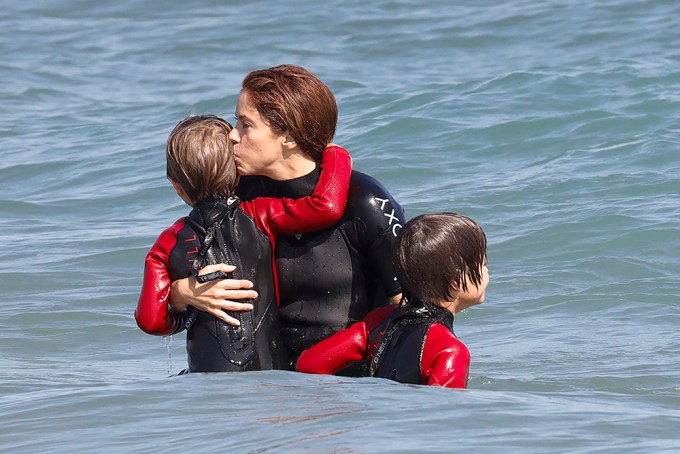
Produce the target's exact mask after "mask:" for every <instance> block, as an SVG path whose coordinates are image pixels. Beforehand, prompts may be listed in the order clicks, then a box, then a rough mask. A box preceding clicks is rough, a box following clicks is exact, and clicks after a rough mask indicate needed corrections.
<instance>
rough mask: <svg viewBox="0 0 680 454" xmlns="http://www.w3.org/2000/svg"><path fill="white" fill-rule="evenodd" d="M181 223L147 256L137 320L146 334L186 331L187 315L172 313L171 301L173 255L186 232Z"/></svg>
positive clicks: (166, 231)
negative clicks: (169, 303) (170, 273)
mask: <svg viewBox="0 0 680 454" xmlns="http://www.w3.org/2000/svg"><path fill="white" fill-rule="evenodd" d="M183 225H184V220H180V221H178V222H176V223H175V225H173V226H172V227H170V228H169V229H167V230H165V231H164V232H163V233H162V234H161V235H160V236H159V237H158V240H156V243H154V245H153V247H152V248H151V250H150V251H149V253H148V254H147V256H146V262H145V265H144V282H143V283H142V291H141V293H140V295H139V301H138V303H137V310H136V311H135V320H137V325H138V326H139V327H140V328H141V329H142V331H144V332H146V333H149V334H155V335H158V336H167V335H170V334H174V333H177V332H179V331H181V330H182V328H183V325H182V324H183V321H184V318H183V315H182V314H180V313H174V312H168V299H169V297H170V275H169V273H168V269H169V263H170V261H169V255H170V251H171V250H172V248H173V246H174V245H175V243H176V242H177V232H178V231H179V230H181V229H182V226H183Z"/></svg>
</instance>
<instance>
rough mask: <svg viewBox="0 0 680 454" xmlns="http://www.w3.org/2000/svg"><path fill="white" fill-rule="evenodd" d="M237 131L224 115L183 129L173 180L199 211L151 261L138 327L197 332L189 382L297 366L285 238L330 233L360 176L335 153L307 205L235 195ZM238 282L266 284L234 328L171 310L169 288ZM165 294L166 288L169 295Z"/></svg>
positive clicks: (175, 136) (175, 145)
mask: <svg viewBox="0 0 680 454" xmlns="http://www.w3.org/2000/svg"><path fill="white" fill-rule="evenodd" d="M230 131H231V125H229V123H227V122H226V121H224V120H223V119H221V118H219V117H216V116H214V115H198V116H189V117H187V118H185V119H184V120H182V121H181V122H179V123H178V124H177V126H176V127H175V128H174V130H173V131H172V133H171V134H170V137H169V138H168V143H167V147H166V159H167V176H168V179H169V180H170V182H171V183H172V185H173V186H174V187H175V190H176V191H177V194H178V195H179V196H180V197H181V198H182V200H184V201H185V202H186V203H187V204H189V205H190V206H192V207H193V210H192V211H191V213H190V214H189V215H188V216H187V217H183V218H181V219H179V220H178V221H177V222H175V224H174V225H173V226H172V227H170V228H168V229H167V230H165V231H164V232H163V233H162V234H161V235H160V237H159V238H158V240H157V241H156V243H155V244H154V246H153V247H152V248H151V250H150V251H149V253H148V255H147V257H146V265H145V269H144V283H143V286H142V291H141V294H140V297H139V302H138V305H137V310H136V311H135V319H136V320H137V324H138V325H139V327H140V328H141V329H142V330H143V331H145V332H147V333H149V334H156V335H164V336H165V335H170V334H174V333H177V332H179V331H182V330H183V329H187V356H188V361H189V368H188V369H187V372H224V371H243V370H262V369H279V368H285V367H288V366H289V364H290V363H289V361H288V359H287V358H286V355H285V353H284V348H283V344H282V342H281V339H280V333H279V325H278V288H277V285H276V272H275V269H274V261H273V257H274V255H273V248H274V246H275V239H276V236H277V235H279V234H286V235H292V234H294V233H306V232H309V231H314V230H319V229H323V228H327V227H329V226H331V225H333V224H334V223H336V222H337V221H338V220H339V219H340V217H341V216H342V212H343V210H344V208H345V203H346V199H347V192H348V187H349V179H350V175H351V167H352V166H351V158H350V156H349V154H348V153H347V151H346V150H344V149H343V148H341V147H338V146H329V147H328V148H326V150H325V151H324V153H323V157H322V162H321V167H322V170H321V174H320V177H319V181H318V183H317V185H316V187H315V189H314V192H313V194H312V195H311V196H308V197H303V198H300V199H296V200H292V199H274V198H264V197H262V198H256V199H253V200H252V201H248V202H240V200H239V199H238V197H236V196H235V195H234V188H235V186H236V184H237V182H238V174H237V170H236V164H235V161H234V156H233V147H232V143H231V142H230V140H229V137H228V135H229V132H230ZM216 263H229V264H232V265H236V270H235V271H234V272H233V273H230V274H233V276H231V275H227V274H226V273H222V272H218V273H211V275H204V276H197V274H198V270H199V269H201V268H203V267H204V266H206V265H210V264H216ZM192 275H193V276H197V279H198V281H199V282H206V281H207V280H211V279H218V278H225V277H232V278H234V279H248V280H250V281H252V282H255V283H256V285H257V286H256V288H257V293H258V297H257V298H256V299H255V300H254V301H253V306H254V309H253V310H252V311H246V312H229V315H231V316H232V317H234V318H236V319H237V320H238V321H239V322H240V326H231V325H228V324H227V323H225V322H223V321H222V320H220V319H218V318H217V317H215V316H214V315H212V314H209V313H207V312H201V311H197V310H195V309H193V308H192V309H190V310H188V311H184V312H173V311H172V310H168V304H167V303H168V298H169V282H171V281H174V280H176V279H181V278H185V277H188V276H192ZM161 287H162V288H161Z"/></svg>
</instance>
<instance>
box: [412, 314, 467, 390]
mask: <svg viewBox="0 0 680 454" xmlns="http://www.w3.org/2000/svg"><path fill="white" fill-rule="evenodd" d="M420 370H421V379H422V383H423V384H428V385H430V386H441V387H444V388H466V387H467V380H468V371H469V370H470V351H469V350H468V348H467V347H466V346H465V344H463V343H462V342H461V341H459V340H458V339H457V338H456V336H454V335H453V333H452V332H451V331H449V330H448V329H446V327H444V326H442V325H440V324H438V323H434V324H433V325H432V326H431V327H430V330H429V331H428V333H427V338H426V339H425V347H424V348H423V359H422V362H421V369H420Z"/></svg>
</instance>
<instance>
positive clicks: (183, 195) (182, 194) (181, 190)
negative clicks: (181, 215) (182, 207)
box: [168, 178, 191, 205]
mask: <svg viewBox="0 0 680 454" xmlns="http://www.w3.org/2000/svg"><path fill="white" fill-rule="evenodd" d="M168 180H169V181H170V183H171V184H172V187H173V188H175V191H176V192H177V195H178V196H179V198H180V199H182V200H184V202H185V203H186V204H187V205H191V203H190V202H191V199H190V198H189V196H188V195H187V193H186V191H185V190H184V188H182V186H181V185H180V184H179V183H177V182H176V181H174V180H173V179H172V178H168Z"/></svg>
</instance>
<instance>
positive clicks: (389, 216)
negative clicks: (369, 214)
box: [375, 197, 401, 237]
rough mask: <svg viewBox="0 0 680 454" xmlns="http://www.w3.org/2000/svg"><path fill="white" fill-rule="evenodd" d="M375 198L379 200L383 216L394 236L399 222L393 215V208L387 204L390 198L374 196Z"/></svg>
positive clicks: (399, 227) (398, 227)
mask: <svg viewBox="0 0 680 454" xmlns="http://www.w3.org/2000/svg"><path fill="white" fill-rule="evenodd" d="M375 200H378V201H379V202H380V209H381V210H382V212H383V216H385V217H386V218H387V219H388V225H390V226H392V235H394V236H395V237H396V236H397V232H398V231H399V229H401V224H400V223H399V218H398V217H396V216H395V215H394V208H392V206H391V205H389V202H390V199H381V198H379V197H375ZM386 207H387V208H386ZM388 210H389V211H388Z"/></svg>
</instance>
